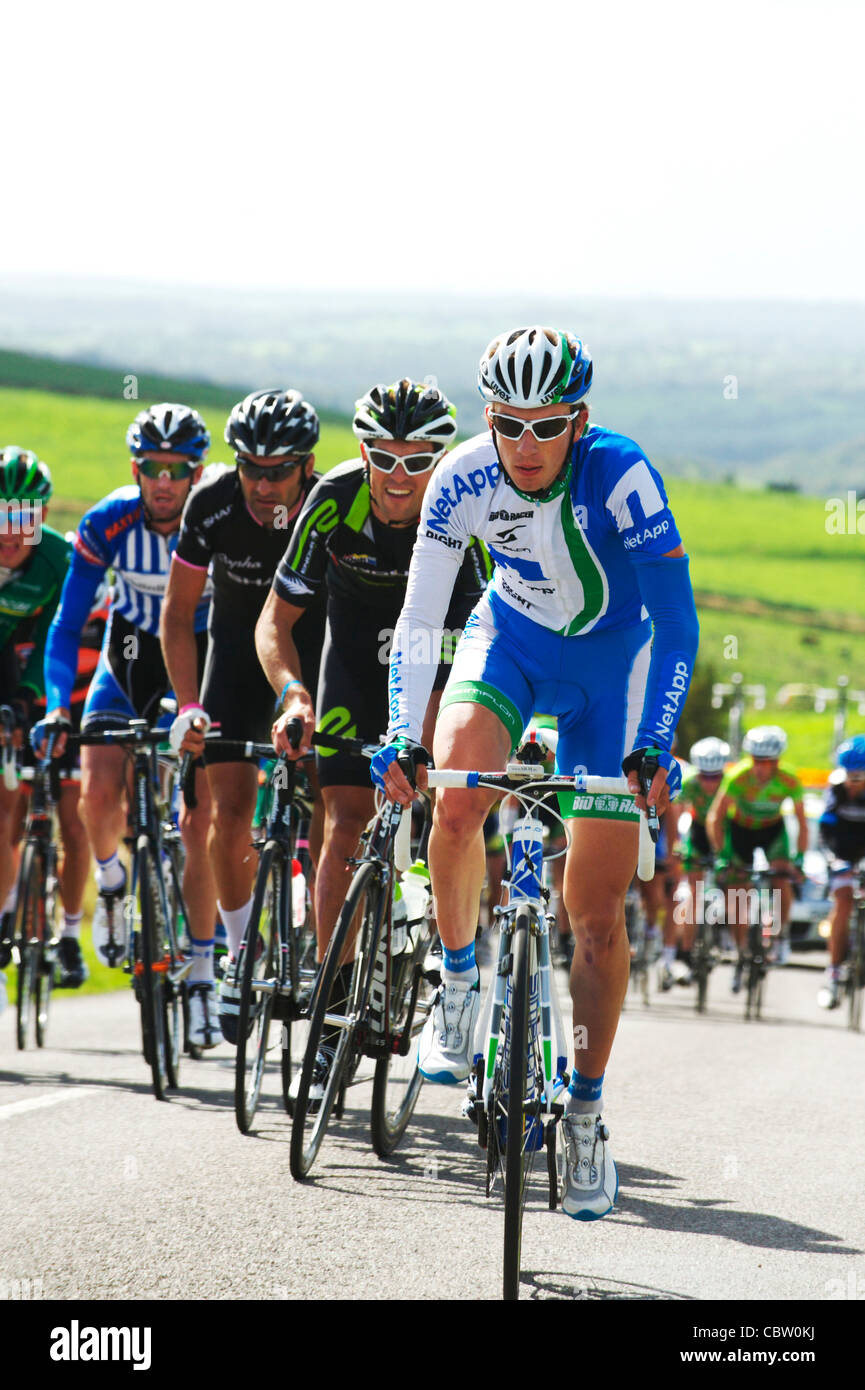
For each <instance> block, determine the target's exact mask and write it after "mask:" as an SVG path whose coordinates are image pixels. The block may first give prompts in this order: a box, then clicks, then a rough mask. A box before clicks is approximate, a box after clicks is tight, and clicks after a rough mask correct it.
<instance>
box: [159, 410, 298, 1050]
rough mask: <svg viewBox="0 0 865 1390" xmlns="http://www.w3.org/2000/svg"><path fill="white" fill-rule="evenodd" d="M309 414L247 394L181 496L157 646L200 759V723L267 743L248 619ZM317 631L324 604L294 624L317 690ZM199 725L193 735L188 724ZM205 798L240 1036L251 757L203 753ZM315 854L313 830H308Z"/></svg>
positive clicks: (268, 712)
mask: <svg viewBox="0 0 865 1390" xmlns="http://www.w3.org/2000/svg"><path fill="white" fill-rule="evenodd" d="M318 437H319V422H318V416H317V415H316V413H315V411H314V410H313V408H312V406H311V405H309V403H308V402H307V401H305V400H302V399H301V395H300V392H299V391H290V390H282V389H278V390H272V391H271V390H265V391H253V392H251V393H250V395H248V396H246V397H245V398H244V400H242V401H239V402H238V404H237V405H236V406H235V407H234V409H233V410H232V412H231V414H230V415H229V417H228V422H227V424H226V427H225V439H226V442H227V443H228V444H230V445H231V447H232V449H233V450H234V453H235V458H236V460H237V466H236V467H235V468H225V469H224V470H222V471H221V472H220V473H219V474H218V475H217V476H215V477H214V478H212V479H210V478H208V479H207V480H206V481H205V482H204V483H203V485H202V486H201V487H199V488H197V489H196V491H195V493H194V494H193V496H191V497H190V499H189V503H188V505H187V508H186V511H185V513H184V516H183V526H182V529H181V533H180V539H179V541H178V543H177V550H176V552H175V555H174V562H173V564H172V566H171V575H170V578H169V581H168V589H167V592H166V596H165V603H164V606H163V615H162V645H163V650H164V653H165V662H166V666H167V667H168V670H169V673H170V675H171V680H172V683H173V685H174V689H175V691H176V692H177V701H178V708H179V710H180V713H179V714H178V716H177V718H176V719H175V721H174V724H173V726H172V734H171V736H172V742H173V744H174V746H175V747H176V748H178V749H180V748H183V749H184V751H187V750H188V751H190V752H193V753H195V754H199V753H200V752H201V751H202V749H203V747H204V743H203V730H204V729H205V728H206V727H208V726H209V725H210V723H211V721H212V722H214V723H218V724H219V726H220V730H221V733H222V735H223V737H224V738H226V739H252V740H254V741H256V742H264V741H266V739H267V738H268V737H269V736H270V728H271V725H272V723H273V709H274V699H273V691H272V690H271V688H270V686H269V684H268V681H267V677H266V676H265V675H264V673H263V672H262V670H261V668H260V666H259V663H258V658H257V657H256V654H255V642H254V632H255V624H256V620H257V618H258V615H259V613H260V612H261V606H262V604H263V603H264V600H265V598H266V596H267V592H268V589H269V588H270V585H271V582H272V580H273V576H274V573H275V571H276V567H277V565H278V564H279V561H280V560H281V558H282V555H283V553H284V551H285V547H286V543H287V541H288V539H289V537H291V536H292V535H293V534H294V531H295V528H296V526H297V520H298V516H299V514H300V511H301V508H302V506H303V504H304V502H305V500H306V498H307V495H308V494H309V492H310V490H311V489H312V488H313V486H314V485H315V481H316V478H317V476H318V475H317V474H316V473H315V472H314V471H313V468H314V464H315V455H314V453H313V450H314V448H315V445H316V443H317V442H318ZM208 572H210V573H211V575H212V583H213V603H212V607H211V613H210V622H209V640H208V647H207V664H206V667H205V670H204V675H203V677H201V678H200V676H199V671H198V668H197V665H196V661H195V626H196V623H195V615H196V612H197V611H198V606H199V604H200V602H201V595H202V593H203V592H204V588H205V583H206V581H207V576H208ZM323 634H324V605H323V603H318V604H314V605H313V606H312V609H311V611H310V612H308V613H307V614H306V615H305V616H304V619H303V622H302V624H300V631H299V634H298V645H299V646H300V650H301V654H302V662H303V671H304V676H305V679H306V680H307V682H308V683H309V684H310V685H311V686H312V687H313V688H314V683H315V680H316V678H317V675H318V663H319V659H320V654H321V643H322V638H323ZM196 730H197V731H196ZM206 764H207V780H208V783H209V785H210V793H211V797H212V800H213V818H212V822H211V826H210V832H209V848H210V860H211V864H212V866H213V874H214V878H215V880H216V886H217V889H218V893H219V909H220V915H221V918H222V921H223V922H224V924H225V930H226V935H227V937H228V953H229V954H228V960H227V963H226V964H227V968H226V973H225V975H224V976H223V979H222V984H221V988H220V998H219V1019H220V1025H221V1027H222V1032H223V1036H224V1037H225V1039H226V1041H227V1042H230V1043H232V1044H233V1043H236V1042H237V1017H238V1012H239V1007H240V989H239V986H238V983H237V980H236V978H235V976H236V971H235V969H234V966H235V964H236V961H237V957H238V952H239V949H240V943H241V941H242V940H243V933H244V931H245V929H246V923H247V921H248V919H249V913H250V910H251V908H252V889H253V879H254V876H255V855H254V853H253V852H252V850H251V848H250V828H251V824H252V817H253V813H254V811H255V804H256V797H257V792H258V764H257V762H255V761H243V760H241V759H240V758H238V755H237V753H236V752H235V753H225V752H224V751H223V750H221V749H220V748H219V746H218V744H211V745H208V747H207V752H206ZM311 842H312V843H311V848H312V853H313V858H315V849H316V845H315V835H314V833H313V835H312V836H311Z"/></svg>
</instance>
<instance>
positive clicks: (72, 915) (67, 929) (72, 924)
mask: <svg viewBox="0 0 865 1390" xmlns="http://www.w3.org/2000/svg"><path fill="white" fill-rule="evenodd" d="M83 917H84V913H83V911H82V912H64V914H63V930H62V932H61V933H60V935H61V936H71V937H72V938H73V940H74V941H77V940H78V938H79V937H80V935H81V921H82V918H83Z"/></svg>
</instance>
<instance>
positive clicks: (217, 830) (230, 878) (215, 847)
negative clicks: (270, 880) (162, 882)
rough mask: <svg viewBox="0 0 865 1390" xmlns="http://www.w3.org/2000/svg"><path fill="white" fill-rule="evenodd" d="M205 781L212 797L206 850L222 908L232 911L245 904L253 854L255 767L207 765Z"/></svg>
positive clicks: (251, 765) (250, 877)
mask: <svg viewBox="0 0 865 1390" xmlns="http://www.w3.org/2000/svg"><path fill="white" fill-rule="evenodd" d="M207 780H208V782H209V784H210V795H211V798H212V818H211V822H210V830H209V833H208V841H207V844H208V851H209V854H210V863H211V866H212V868H213V877H214V879H215V880H216V891H217V894H218V896H219V901H220V902H221V903H222V906H223V907H224V908H226V909H227V910H228V911H230V912H231V911H235V910H236V909H237V908H240V907H243V906H244V905H245V904H246V903H248V902H249V899H250V898H251V896H252V884H253V880H254V878H255V868H256V862H257V861H256V853H255V850H254V849H253V848H252V842H251V829H252V817H253V813H254V811H255V801H256V796H257V793H258V768H257V767H256V766H254V765H253V764H252V763H211V764H209V765H208V768H207Z"/></svg>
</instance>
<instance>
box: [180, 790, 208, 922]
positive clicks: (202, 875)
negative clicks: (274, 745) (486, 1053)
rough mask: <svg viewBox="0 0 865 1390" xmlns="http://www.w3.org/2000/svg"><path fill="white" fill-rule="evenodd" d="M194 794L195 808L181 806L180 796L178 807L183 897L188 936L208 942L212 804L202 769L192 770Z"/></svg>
mask: <svg viewBox="0 0 865 1390" xmlns="http://www.w3.org/2000/svg"><path fill="white" fill-rule="evenodd" d="M195 795H196V798H197V800H198V805H197V806H196V807H195V809H194V810H190V809H189V808H188V807H187V806H186V805H184V804H183V801H182V799H181V807H180V833H181V835H182V837H183V844H184V848H185V849H186V867H185V869H184V873H183V897H184V899H185V901H186V911H187V913H188V914H189V924H188V925H189V934H190V936H191V937H192V938H193V939H194V940H196V941H209V940H210V939H211V937H212V936H213V923H214V921H215V920H216V884H215V882H214V878H213V871H212V869H211V866H210V857H209V854H208V849H207V843H208V836H209V832H210V820H211V811H212V803H211V799H210V788H209V786H208V782H207V777H206V775H205V773H204V771H203V769H201V768H198V769H197V770H196V773H195Z"/></svg>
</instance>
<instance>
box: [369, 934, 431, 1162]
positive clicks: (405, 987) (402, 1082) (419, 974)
mask: <svg viewBox="0 0 865 1390" xmlns="http://www.w3.org/2000/svg"><path fill="white" fill-rule="evenodd" d="M434 941H435V932H434V931H433V930H432V929H431V927H430V924H429V921H428V920H427V919H426V918H424V919H423V920H422V921H421V922H417V923H415V924H413V925H412V927H411V929H410V933H409V939H408V945H407V949H406V950H405V952H404V953H403V954H402V955H401V956H395V957H394V958H393V962H392V967H391V969H392V981H391V998H390V1020H389V1030H390V1032H391V1033H392V1034H393V1035H394V1040H395V1043H396V1044H397V1046H398V1047H399V1051H398V1052H392V1053H390V1055H389V1056H387V1057H380V1058H379V1059H378V1060H377V1062H376V1064H375V1079H374V1081H373V1088H372V1108H371V1111H370V1127H371V1132H372V1146H373V1148H374V1149H375V1151H376V1153H377V1154H378V1156H379V1158H388V1157H389V1156H390V1154H392V1153H393V1151H394V1149H395V1148H396V1146H397V1144H398V1143H399V1141H400V1140H401V1139H402V1136H403V1135H404V1134H405V1131H406V1126H407V1125H408V1122H409V1120H410V1119H411V1117H412V1112H413V1110H414V1108H415V1105H416V1104H417V1098H418V1096H419V1095H420V1088H421V1086H422V1085H423V1076H422V1075H421V1072H420V1069H419V1067H418V1064H417V1041H416V1040H417V1036H418V1034H419V1033H420V1031H421V1029H422V1028H423V1026H424V1024H425V1023H426V1020H427V1018H428V1016H429V1013H430V1010H431V1009H432V1007H433V1002H434V1000H435V995H436V986H435V984H434V983H433V982H432V981H431V980H428V979H427V978H426V976H425V974H424V962H425V960H426V957H427V956H428V954H429V952H430V950H431V949H432V946H433V942H434Z"/></svg>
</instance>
